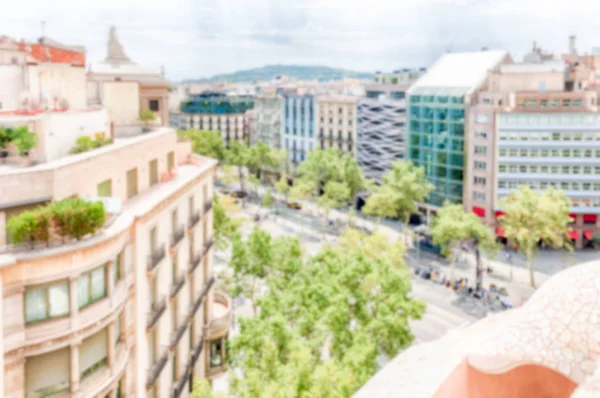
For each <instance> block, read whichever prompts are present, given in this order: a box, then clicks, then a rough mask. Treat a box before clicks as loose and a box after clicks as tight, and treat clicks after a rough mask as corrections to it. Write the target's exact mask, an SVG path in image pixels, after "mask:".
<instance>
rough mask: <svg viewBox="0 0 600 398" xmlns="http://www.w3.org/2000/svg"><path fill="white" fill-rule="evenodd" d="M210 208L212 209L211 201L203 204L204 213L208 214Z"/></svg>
mask: <svg viewBox="0 0 600 398" xmlns="http://www.w3.org/2000/svg"><path fill="white" fill-rule="evenodd" d="M212 207H213V203H212V200H211V201H210V202H206V203H205V204H204V212H205V213H208V212H209V211H210V209H212Z"/></svg>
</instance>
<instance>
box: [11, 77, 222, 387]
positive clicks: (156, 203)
mask: <svg viewBox="0 0 600 398" xmlns="http://www.w3.org/2000/svg"><path fill="white" fill-rule="evenodd" d="M77 79H80V81H76V80H74V81H73V82H72V83H71V82H70V81H69V82H67V83H68V84H71V85H72V87H80V88H81V93H74V94H78V95H82V96H83V97H85V75H83V74H79V75H77ZM26 105H27V104H25V105H23V104H22V105H21V107H22V108H20V109H17V110H14V111H11V112H4V113H0V126H1V127H19V126H22V125H25V126H28V127H29V128H30V130H31V131H33V132H35V134H36V136H37V143H36V145H35V147H34V148H32V149H31V150H30V151H29V152H28V153H27V154H19V153H17V152H16V151H15V148H14V145H12V144H9V146H8V148H7V152H8V157H6V158H3V159H1V162H2V163H1V164H0V286H1V288H2V294H1V295H0V301H1V302H0V311H1V312H0V315H1V316H2V319H3V322H2V329H3V332H2V333H0V350H1V351H2V354H3V355H2V356H1V357H0V358H2V359H0V361H1V362H0V365H1V369H3V371H2V372H0V392H1V395H2V396H3V397H7V398H12V397H15V398H16V397H23V396H27V397H33V396H55V397H106V396H108V397H111V398H113V397H129V396H136V397H186V396H187V395H188V393H189V391H190V389H191V383H192V379H193V378H203V377H205V378H208V379H211V378H213V377H216V376H218V375H220V374H223V372H224V371H225V369H226V364H225V355H226V352H225V344H226V340H227V335H228V332H229V325H230V319H231V301H230V299H229V298H228V297H227V296H226V295H225V294H222V293H220V292H217V291H214V289H213V287H212V286H213V284H214V276H213V271H212V242H213V240H212V225H213V219H212V217H213V216H212V194H213V179H214V177H215V174H216V167H217V163H216V161H215V160H212V159H207V158H202V157H199V156H197V155H194V154H192V152H191V143H190V142H187V141H181V140H179V139H178V137H177V133H176V132H175V130H173V129H170V128H166V127H154V128H152V129H147V130H150V131H145V133H143V134H142V129H141V128H140V129H134V130H132V131H138V132H139V133H138V134H128V135H127V136H116V137H113V138H114V140H113V141H112V142H107V143H105V145H103V146H101V147H99V148H95V149H91V150H88V151H86V152H83V153H78V154H70V153H69V149H71V148H72V147H73V146H74V145H75V141H76V139H77V137H78V136H80V135H92V134H93V133H95V132H98V131H102V130H101V129H108V128H110V127H109V126H110V124H111V122H112V121H110V119H108V117H107V115H108V112H107V110H106V109H104V108H102V107H94V108H89V109H83V110H79V111H75V110H67V111H63V110H60V109H56V110H55V109H49V110H47V111H45V112H41V113H40V112H37V111H31V110H30V109H28V108H26V107H25V106H26ZM107 120H108V121H107ZM138 124H139V123H138ZM82 126H83V127H82ZM80 127H81V129H82V130H81V131H79V130H80ZM75 132H77V134H76V133H75ZM40 154H43V155H44V156H41V155H40ZM38 155H40V156H38ZM12 158H18V159H25V160H27V161H26V162H16V161H14V162H13V161H12ZM73 197H78V198H81V199H83V200H86V201H101V202H102V203H103V204H104V208H105V210H106V212H107V214H108V217H107V220H106V222H105V223H104V225H103V226H102V227H101V228H100V230H99V231H97V232H96V233H94V234H91V235H88V236H83V237H80V238H79V239H71V238H57V235H56V233H55V232H56V231H55V230H54V228H55V227H49V231H50V235H49V236H48V237H47V242H46V239H43V240H44V242H43V243H42V242H39V243H38V242H36V241H35V240H34V241H33V242H28V243H25V244H23V243H19V244H16V243H15V240H14V239H13V238H12V237H11V236H10V232H9V230H8V227H7V226H8V223H9V222H10V220H11V219H13V218H15V217H19V215H20V214H22V213H23V212H24V211H27V210H33V209H36V208H38V207H40V206H45V205H48V204H50V203H52V202H54V201H58V200H63V199H66V198H73Z"/></svg>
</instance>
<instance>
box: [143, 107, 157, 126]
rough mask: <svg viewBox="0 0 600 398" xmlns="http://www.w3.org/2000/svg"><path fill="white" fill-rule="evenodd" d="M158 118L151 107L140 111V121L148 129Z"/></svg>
mask: <svg viewBox="0 0 600 398" xmlns="http://www.w3.org/2000/svg"><path fill="white" fill-rule="evenodd" d="M155 120H156V114H155V113H154V112H152V111H151V110H150V109H142V110H141V111H140V121H141V122H142V124H143V125H144V129H145V130H146V131H147V130H148V126H149V125H150V124H151V123H152V122H153V121H155Z"/></svg>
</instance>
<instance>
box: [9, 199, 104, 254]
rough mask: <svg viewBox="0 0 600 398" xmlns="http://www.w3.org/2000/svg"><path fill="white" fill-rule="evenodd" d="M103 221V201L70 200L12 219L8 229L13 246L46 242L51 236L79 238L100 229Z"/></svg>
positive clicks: (57, 202)
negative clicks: (15, 244)
mask: <svg viewBox="0 0 600 398" xmlns="http://www.w3.org/2000/svg"><path fill="white" fill-rule="evenodd" d="M105 221H106V212H105V211H104V205H103V203H102V202H86V201H84V200H83V199H78V198H69V199H64V200H60V201H55V202H52V203H51V204H49V205H47V206H43V207H39V208H37V209H35V210H31V211H25V212H23V213H21V214H19V215H18V216H16V217H13V218H11V219H10V221H9V223H8V229H9V231H10V233H11V237H12V239H13V242H14V243H21V242H31V243H35V242H46V243H48V241H49V240H50V238H51V237H52V236H58V237H61V238H62V239H63V240H64V239H66V238H74V239H81V238H82V237H84V236H86V235H89V234H93V233H95V232H96V231H97V230H99V229H100V228H102V227H103V226H104V223H105Z"/></svg>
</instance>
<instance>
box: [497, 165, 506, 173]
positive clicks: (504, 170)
mask: <svg viewBox="0 0 600 398" xmlns="http://www.w3.org/2000/svg"><path fill="white" fill-rule="evenodd" d="M498 170H499V171H500V172H501V173H505V172H506V165H505V164H503V165H500V167H499V168H498Z"/></svg>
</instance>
